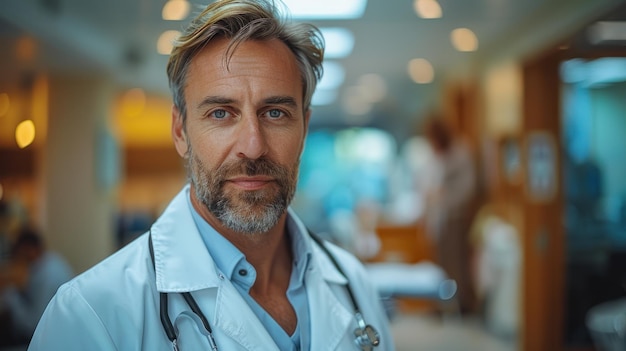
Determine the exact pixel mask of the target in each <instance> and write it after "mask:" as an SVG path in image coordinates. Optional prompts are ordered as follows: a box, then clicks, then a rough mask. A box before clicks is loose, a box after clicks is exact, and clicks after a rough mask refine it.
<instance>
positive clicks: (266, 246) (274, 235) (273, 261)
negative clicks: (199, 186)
mask: <svg viewBox="0 0 626 351" xmlns="http://www.w3.org/2000/svg"><path fill="white" fill-rule="evenodd" d="M191 203H192V205H193V207H194V209H195V210H196V211H197V212H198V213H199V214H200V216H202V218H203V219H204V220H205V221H207V222H208V223H209V224H210V225H211V226H212V227H213V228H214V229H215V230H216V231H217V232H218V233H219V234H220V235H222V236H223V237H224V238H226V239H227V240H228V241H230V242H231V243H232V244H233V245H234V246H235V247H236V248H237V249H239V251H241V252H242V253H243V254H244V255H245V257H246V260H247V261H248V262H250V264H251V265H252V266H253V267H254V269H255V270H256V275H257V277H256V281H255V283H254V286H253V287H252V290H255V291H258V292H259V293H261V294H264V293H266V292H269V290H270V287H273V288H274V289H275V288H276V287H280V288H281V289H282V288H284V289H285V290H284V291H286V289H287V287H288V285H289V279H290V276H291V266H292V264H291V262H292V261H293V253H292V249H291V240H290V238H289V235H288V234H287V229H286V222H287V213H286V212H285V213H284V214H283V215H282V216H281V217H280V218H279V220H278V222H277V223H276V225H275V226H273V227H272V228H271V229H270V230H269V231H267V232H265V233H254V234H250V233H239V232H236V231H233V230H232V229H230V228H227V227H226V226H224V225H223V224H222V222H221V221H219V220H218V219H217V218H216V217H215V216H213V214H212V213H211V212H209V210H208V209H207V208H206V206H204V205H203V204H202V203H201V202H200V201H199V200H198V199H197V198H196V197H195V196H194V195H193V193H192V195H191ZM284 291H283V292H284Z"/></svg>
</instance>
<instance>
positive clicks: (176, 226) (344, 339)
mask: <svg viewBox="0 0 626 351" xmlns="http://www.w3.org/2000/svg"><path fill="white" fill-rule="evenodd" d="M187 196H189V187H188V186H187V187H185V188H184V189H183V191H181V192H180V193H179V194H178V195H177V196H176V197H175V198H174V200H173V201H172V202H171V204H170V205H169V206H168V207H167V209H166V210H165V212H164V213H163V215H162V216H161V217H160V218H159V219H158V220H157V221H156V222H155V223H154V225H153V226H152V229H151V231H152V240H153V245H154V255H155V267H156V274H155V270H154V269H153V268H152V263H151V260H150V254H149V249H148V236H147V234H144V235H143V236H141V237H139V238H138V239H137V240H135V241H134V242H132V243H130V244H128V245H127V246H125V247H124V248H122V249H121V250H120V251H118V252H117V253H115V254H113V255H112V256H110V257H109V258H107V259H105V260H104V261H102V262H101V263H99V264H97V265H96V266H94V267H93V268H91V269H89V270H88V271H86V272H85V273H83V274H81V275H80V276H78V277H77V278H75V279H73V280H72V281H70V282H68V283H67V284H65V285H63V286H62V287H61V288H60V289H59V291H58V292H57V294H56V295H55V297H54V298H53V300H52V301H51V302H50V304H49V305H48V307H47V309H46V311H45V312H44V315H43V317H42V319H41V321H40V322H39V324H38V326H37V329H36V331H35V335H34V337H33V339H32V342H31V344H30V346H29V350H32V351H36V350H76V351H78V350H80V351H83V350H90V351H94V350H147V351H148V350H149V351H155V350H172V345H171V343H170V341H169V340H168V339H167V336H166V334H165V332H164V330H163V327H162V324H161V321H160V317H159V292H167V293H170V294H169V316H170V318H171V320H172V323H173V324H174V327H175V328H176V330H177V333H178V345H179V348H180V350H182V351H185V350H209V349H210V348H209V343H208V339H207V335H206V332H205V330H204V328H203V327H202V324H201V322H200V320H199V318H197V317H196V316H195V315H194V314H193V312H191V310H190V308H189V307H188V306H187V305H186V304H185V302H184V300H183V298H182V296H181V295H180V294H177V293H178V292H184V291H190V292H192V295H193V296H194V298H195V299H196V301H197V302H198V305H199V306H200V308H201V309H202V310H203V312H204V314H205V315H206V316H207V319H208V321H209V323H210V325H211V327H212V328H213V334H214V338H215V341H216V343H217V346H218V347H219V349H220V350H263V351H267V350H278V347H277V346H276V344H275V343H274V341H273V339H272V338H271V336H270V335H269V333H268V332H267V331H266V330H265V329H264V327H263V325H262V324H261V322H260V321H259V320H258V318H257V317H256V315H255V314H254V312H253V311H252V310H251V309H250V307H249V306H248V304H247V303H246V302H245V300H244V299H243V298H242V297H241V295H240V294H239V293H238V292H237V290H236V289H235V287H234V286H233V285H232V283H231V282H230V281H229V280H228V279H225V278H224V276H223V275H222V273H221V272H219V271H218V269H217V267H216V266H215V263H214V261H213V259H212V258H211V256H210V255H209V253H208V251H207V249H206V247H205V245H204V242H203V241H202V238H201V237H200V233H199V232H198V230H197V228H196V226H195V224H194V221H193V218H192V214H191V212H190V209H189V207H188V203H187V199H186V197H187ZM291 215H292V216H294V218H295V215H294V214H293V213H291ZM298 226H299V228H300V230H301V231H303V232H304V231H305V228H304V226H303V225H302V223H300V222H299V221H298ZM306 237H307V240H312V239H311V238H310V237H309V236H308V235H307V236H306ZM329 246H332V245H329ZM313 247H314V250H313V257H312V260H311V265H310V268H309V269H308V271H307V272H306V275H305V286H306V289H307V296H308V301H309V313H310V318H311V331H310V332H311V338H310V340H311V348H310V349H311V350H355V349H357V348H356V346H355V344H354V333H353V332H354V329H355V328H356V327H357V326H356V320H355V318H354V308H353V306H352V303H351V302H350V299H349V295H348V293H347V290H346V289H345V284H346V283H347V281H346V279H345V278H344V277H343V276H342V275H341V274H340V273H339V272H338V271H337V269H336V268H335V266H334V265H333V263H332V262H331V261H330V260H329V258H328V257H327V256H326V255H325V254H324V252H323V251H321V249H320V248H319V247H318V246H317V245H315V244H313ZM331 251H332V253H333V255H334V256H335V257H336V259H337V260H338V261H339V263H340V265H341V267H342V269H343V270H344V272H345V273H346V275H347V276H348V278H349V279H350V284H351V286H352V290H353V292H354V294H355V297H356V299H357V301H358V303H359V308H360V309H361V312H362V314H363V315H364V317H365V321H366V323H369V324H371V325H373V326H374V327H375V328H376V329H377V330H378V331H379V333H380V337H381V346H379V347H378V348H376V350H393V349H394V347H393V340H392V337H391V334H390V332H389V328H388V321H387V318H386V316H385V314H384V311H383V309H382V306H381V304H380V303H379V300H378V294H377V291H376V290H375V288H374V287H373V285H372V284H370V282H369V281H368V280H367V277H366V273H365V270H364V268H363V266H362V265H361V264H360V263H359V261H358V260H357V259H356V258H354V257H353V256H351V255H350V254H348V253H347V252H345V251H344V250H341V249H339V248H338V247H335V246H332V247H331ZM303 332H306V331H303Z"/></svg>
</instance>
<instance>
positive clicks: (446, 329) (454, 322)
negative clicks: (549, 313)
mask: <svg viewBox="0 0 626 351" xmlns="http://www.w3.org/2000/svg"><path fill="white" fill-rule="evenodd" d="M391 329H392V333H393V336H394V342H395V345H396V350H397V351H415V350H419V351H459V350H462V351H516V350H517V347H516V343H515V340H511V339H510V338H509V339H506V338H502V337H496V336H494V335H492V334H490V333H488V332H487V331H485V329H484V328H483V326H482V324H481V323H480V321H479V320H478V319H477V318H472V317H464V318H447V319H443V320H442V319H441V318H439V317H436V316H433V315H428V314H424V313H419V312H416V313H410V314H408V313H405V314H397V315H396V316H395V317H394V318H393V320H392V322H391Z"/></svg>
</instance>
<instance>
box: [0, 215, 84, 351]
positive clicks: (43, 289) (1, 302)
mask: <svg viewBox="0 0 626 351" xmlns="http://www.w3.org/2000/svg"><path fill="white" fill-rule="evenodd" d="M0 268H1V269H0V326H1V328H0V329H2V330H1V331H0V335H1V337H0V346H8V345H27V344H28V342H29V341H30V338H31V337H32V335H33V332H34V331H35V327H36V326H37V322H38V321H39V318H41V314H42V313H43V311H44V309H45V308H46V305H47V304H48V302H50V299H51V298H52V296H53V295H54V293H55V292H56V291H57V289H58V288H59V286H61V284H63V283H65V282H67V281H68V280H70V279H72V277H73V276H74V275H73V273H72V269H71V268H70V266H69V265H68V264H67V262H66V261H65V260H64V259H63V258H62V257H61V256H59V255H58V254H56V253H54V252H52V251H49V250H47V249H46V247H45V245H44V242H43V240H42V238H41V237H40V236H39V234H38V233H37V232H35V231H34V230H33V229H31V228H28V227H25V228H23V229H21V230H20V231H19V234H18V236H17V239H16V240H15V243H14V244H13V248H12V250H11V259H10V261H9V262H7V263H6V264H5V265H4V266H3V267H0Z"/></svg>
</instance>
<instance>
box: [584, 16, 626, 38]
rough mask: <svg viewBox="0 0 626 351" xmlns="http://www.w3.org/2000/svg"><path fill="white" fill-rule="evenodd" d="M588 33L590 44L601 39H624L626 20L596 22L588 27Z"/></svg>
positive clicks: (625, 36) (625, 35)
mask: <svg viewBox="0 0 626 351" xmlns="http://www.w3.org/2000/svg"><path fill="white" fill-rule="evenodd" d="M588 35H589V40H590V41H591V43H592V44H599V43H601V42H603V41H620V40H626V22H617V21H600V22H597V23H596V24H594V25H593V26H591V27H590V28H589V32H588Z"/></svg>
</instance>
